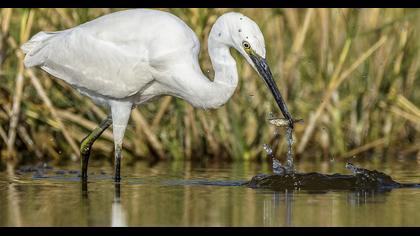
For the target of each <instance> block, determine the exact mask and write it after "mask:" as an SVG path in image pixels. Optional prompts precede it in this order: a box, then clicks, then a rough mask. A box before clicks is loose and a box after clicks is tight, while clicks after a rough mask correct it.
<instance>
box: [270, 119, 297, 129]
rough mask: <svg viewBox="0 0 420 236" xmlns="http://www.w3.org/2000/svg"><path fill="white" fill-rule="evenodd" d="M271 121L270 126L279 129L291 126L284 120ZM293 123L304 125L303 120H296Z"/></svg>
mask: <svg viewBox="0 0 420 236" xmlns="http://www.w3.org/2000/svg"><path fill="white" fill-rule="evenodd" d="M268 120H269V121H270V124H272V125H275V126H278V127H284V126H289V120H288V119H284V118H270V119H268ZM293 123H294V124H296V123H303V119H295V120H293Z"/></svg>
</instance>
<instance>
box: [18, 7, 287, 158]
mask: <svg viewBox="0 0 420 236" xmlns="http://www.w3.org/2000/svg"><path fill="white" fill-rule="evenodd" d="M245 42H246V43H247V44H248V45H249V46H250V48H252V50H250V49H249V48H248V47H246V46H248V45H245ZM231 47H233V48H235V49H236V50H237V51H238V52H239V53H241V54H242V55H243V56H244V57H245V58H246V60H247V61H248V62H249V63H250V64H251V65H252V66H253V67H254V69H256V70H257V71H258V72H259V73H260V75H261V74H262V75H264V73H265V72H266V71H265V70H268V66H266V64H264V63H265V61H264V63H263V64H262V66H261V65H258V63H257V64H256V63H255V62H256V61H255V60H257V61H258V60H260V59H261V60H263V59H264V58H265V46H264V38H263V36H262V33H261V31H260V29H259V28H258V26H257V25H256V24H255V22H253V21H252V20H251V19H249V18H248V17H246V16H244V15H242V14H240V13H226V14H224V15H222V16H221V17H219V18H218V20H217V21H216V23H215V24H214V26H213V27H212V30H211V32H210V35H209V39H208V48H209V55H210V58H211V61H212V65H213V67H214V71H215V78H214V80H213V81H211V80H209V79H208V78H206V76H205V75H204V74H203V73H202V71H201V68H200V65H199V63H198V54H199V51H200V43H199V41H198V39H197V36H196V35H195V33H194V32H193V31H192V30H191V29H190V28H189V27H188V26H187V25H186V24H185V23H184V22H183V21H182V20H181V19H179V18H178V17H176V16H174V15H172V14H170V13H167V12H163V11H157V10H146V9H135V10H126V11H120V12H116V13H112V14H108V15H105V16H102V17H99V18H97V19H95V20H92V21H90V22H87V23H85V24H81V25H79V26H76V27H74V28H71V29H67V30H63V31H58V32H40V33H38V34H36V35H35V36H33V37H32V38H31V40H30V41H29V42H27V43H25V44H24V45H22V50H23V51H24V53H25V54H26V56H25V60H24V63H25V66H27V67H33V66H39V67H40V68H42V69H43V70H45V71H46V72H48V73H49V74H51V75H53V76H54V77H57V78H59V79H62V80H64V81H65V82H67V83H68V84H70V85H72V86H73V87H74V88H76V89H77V90H78V91H80V92H81V93H82V94H84V95H87V96H89V97H90V98H92V99H93V100H94V101H95V102H97V103H99V104H102V105H105V106H106V107H109V108H110V110H111V114H112V122H113V128H114V141H115V147H116V159H117V152H118V151H120V149H121V144H122V139H123V136H124V132H125V129H126V126H127V122H128V119H129V116H130V113H131V109H132V108H133V107H134V105H138V104H142V103H144V102H147V101H149V100H151V99H152V98H155V97H159V96H162V95H172V96H176V97H179V98H182V99H184V100H186V101H187V102H189V103H190V104H192V105H193V106H195V107H199V108H217V107H220V106H221V105H223V104H224V103H226V101H227V100H228V99H229V98H230V97H231V96H232V94H233V93H234V91H235V88H236V86H237V83H238V73H237V69H236V62H235V60H234V59H233V57H232V56H231V54H230V51H229V48H231ZM252 56H254V58H253V57H252ZM264 67H267V68H264ZM261 68H262V69H261ZM263 72H264V73H263ZM270 76H271V73H270ZM268 85H269V84H268ZM269 86H270V85H269ZM282 111H283V110H282ZM92 143H93V142H92Z"/></svg>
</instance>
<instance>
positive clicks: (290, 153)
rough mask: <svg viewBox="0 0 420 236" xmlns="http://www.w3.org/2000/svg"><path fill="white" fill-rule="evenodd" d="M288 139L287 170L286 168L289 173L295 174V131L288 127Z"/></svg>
mask: <svg viewBox="0 0 420 236" xmlns="http://www.w3.org/2000/svg"><path fill="white" fill-rule="evenodd" d="M286 139H287V159H286V166H285V168H286V172H287V173H294V172H295V167H294V163H293V151H292V146H293V143H294V140H293V129H292V128H290V127H287V129H286Z"/></svg>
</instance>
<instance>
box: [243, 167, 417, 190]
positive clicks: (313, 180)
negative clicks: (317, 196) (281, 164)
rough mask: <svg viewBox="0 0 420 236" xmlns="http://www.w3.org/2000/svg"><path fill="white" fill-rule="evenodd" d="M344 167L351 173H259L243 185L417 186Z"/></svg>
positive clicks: (282, 187)
mask: <svg viewBox="0 0 420 236" xmlns="http://www.w3.org/2000/svg"><path fill="white" fill-rule="evenodd" d="M346 167H347V168H349V169H351V170H352V171H353V175H343V174H321V173H317V172H311V173H293V174H288V175H276V174H274V175H268V174H259V175H256V176H254V177H253V178H252V179H251V180H250V181H248V182H246V183H244V185H245V186H247V187H250V188H256V189H272V190H286V189H299V190H367V189H390V188H391V189H392V188H402V187H419V185H418V184H402V183H398V182H396V181H394V180H393V179H392V178H391V176H389V175H387V174H384V173H382V172H379V171H376V170H367V169H363V168H358V167H355V166H353V165H352V164H349V163H348V164H347V166H346Z"/></svg>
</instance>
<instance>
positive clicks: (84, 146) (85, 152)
mask: <svg viewBox="0 0 420 236" xmlns="http://www.w3.org/2000/svg"><path fill="white" fill-rule="evenodd" d="M111 124H112V118H111V116H108V117H107V118H105V119H104V120H103V121H102V122H101V124H100V125H99V126H98V127H97V128H95V129H94V130H93V131H92V133H90V134H89V135H88V136H86V137H85V138H84V139H83V140H82V143H81V145H80V158H81V160H82V181H84V182H85V181H86V180H87V169H88V162H89V156H90V151H91V149H92V145H93V143H94V142H95V141H96V139H98V138H99V136H101V134H102V133H103V132H104V131H105V130H106V129H107V128H108V127H109V126H110V125H111Z"/></svg>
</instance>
